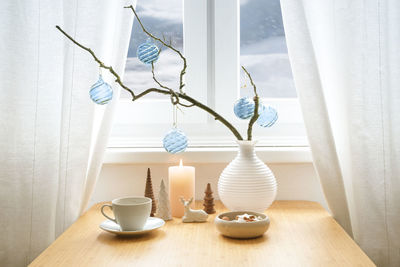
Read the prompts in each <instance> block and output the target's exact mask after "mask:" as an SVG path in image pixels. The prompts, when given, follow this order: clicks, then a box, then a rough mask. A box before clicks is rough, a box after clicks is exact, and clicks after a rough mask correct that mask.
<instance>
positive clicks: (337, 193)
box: [281, 0, 400, 266]
mask: <svg viewBox="0 0 400 267" xmlns="http://www.w3.org/2000/svg"><path fill="white" fill-rule="evenodd" d="M281 5H282V13H283V21H284V26H285V32H286V38H287V44H288V51H289V57H290V61H291V65H292V70H293V76H294V80H295V84H296V88H297V90H298V95H299V100H300V103H301V106H302V112H303V116H304V120H305V124H306V128H307V134H308V138H309V141H310V146H311V150H312V154H313V158H314V165H315V168H316V170H317V172H318V174H319V177H320V181H321V185H322V187H323V191H324V194H325V197H326V199H327V202H328V204H329V207H330V209H331V211H332V213H333V216H334V217H335V218H336V219H337V220H338V222H339V223H340V224H341V225H342V226H343V228H344V229H345V230H346V231H347V232H348V233H349V234H350V235H353V237H354V239H355V241H356V242H357V243H358V244H359V245H360V247H361V248H362V249H363V250H364V251H365V252H366V253H367V255H368V256H369V257H371V259H372V260H373V261H374V262H375V263H376V264H377V265H378V266H400V254H399V253H398V252H399V250H400V194H399V193H400V179H399V177H400V166H399V164H396V162H399V160H400V142H399V141H398V135H399V134H400V124H399V123H400V116H398V114H400V113H399V111H400V105H399V103H400V90H398V88H397V87H398V84H399V79H400V76H399V72H400V52H399V51H398V49H397V46H398V43H399V42H400V32H399V31H398V28H397V26H398V25H400V2H398V1H393V0H371V1H362V0H355V1H346V0H330V1H317V0H311V1H302V0H294V1H292V0H281ZM396 25H397V26H396Z"/></svg>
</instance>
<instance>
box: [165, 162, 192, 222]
mask: <svg viewBox="0 0 400 267" xmlns="http://www.w3.org/2000/svg"><path fill="white" fill-rule="evenodd" d="M168 177H169V198H170V202H171V213H172V216H174V217H179V218H181V217H182V216H183V214H184V208H183V204H182V203H181V201H180V199H179V198H180V197H184V198H185V199H186V200H188V199H190V198H192V197H193V198H194V192H195V168H194V167H191V166H183V164H182V160H181V161H180V164H179V166H172V167H169V169H168Z"/></svg>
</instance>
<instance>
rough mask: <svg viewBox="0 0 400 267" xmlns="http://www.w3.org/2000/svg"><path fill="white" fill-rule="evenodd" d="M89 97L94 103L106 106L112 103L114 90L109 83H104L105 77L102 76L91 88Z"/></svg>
mask: <svg viewBox="0 0 400 267" xmlns="http://www.w3.org/2000/svg"><path fill="white" fill-rule="evenodd" d="M89 95H90V98H91V99H92V100H93V102H94V103H96V104H99V105H105V104H107V103H108V102H110V101H111V99H112V97H113V90H112V88H111V86H110V85H109V84H108V83H106V82H105V81H103V77H102V76H101V74H100V75H99V79H98V80H97V82H96V83H95V84H93V85H92V87H90V91H89Z"/></svg>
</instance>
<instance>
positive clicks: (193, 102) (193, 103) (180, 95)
mask: <svg viewBox="0 0 400 267" xmlns="http://www.w3.org/2000/svg"><path fill="white" fill-rule="evenodd" d="M56 28H57V29H58V30H59V31H60V32H61V33H62V34H64V35H65V36H66V37H67V38H68V39H69V40H71V41H72V42H73V43H74V44H76V45H77V46H79V47H80V48H82V49H83V50H86V51H87V52H89V53H90V54H91V55H92V57H93V59H94V60H95V61H96V62H97V63H98V64H99V66H100V67H101V68H104V69H107V70H108V71H109V72H110V73H111V74H112V75H113V76H114V77H115V78H116V80H115V82H116V83H118V84H119V85H120V86H121V87H122V88H123V89H125V90H126V91H128V92H129V93H130V94H131V96H132V101H136V100H137V99H140V98H141V97H143V96H145V95H147V94H149V93H153V92H154V93H159V94H164V95H170V96H171V97H172V98H174V97H176V100H174V101H175V103H174V101H173V104H179V105H181V106H184V107H192V106H196V107H198V108H200V109H203V110H204V111H206V112H208V113H209V114H211V115H212V116H213V117H214V118H215V119H216V120H219V121H220V122H221V123H222V124H224V125H225V126H226V127H227V128H228V129H229V130H230V131H231V132H232V133H233V135H234V136H235V137H236V138H237V139H238V140H243V138H242V136H241V135H240V133H239V132H238V131H237V129H236V128H235V127H234V126H233V125H232V124H231V123H230V122H229V121H227V120H226V119H225V118H224V117H222V116H221V115H220V114H218V113H217V112H215V111H214V110H212V109H211V108H209V107H208V106H206V105H204V104H203V103H201V102H199V101H197V100H195V99H194V98H192V97H190V96H188V95H186V94H185V93H183V92H181V93H177V92H175V91H173V90H172V89H170V88H168V87H166V88H167V90H165V89H166V88H164V89H159V88H149V89H146V90H145V91H143V92H141V93H140V94H137V95H135V94H134V93H133V91H132V90H131V89H129V87H127V86H126V85H125V84H124V83H123V82H122V80H121V78H120V77H119V75H118V74H117V73H116V72H115V71H114V69H113V68H112V67H111V66H106V65H105V64H104V63H103V62H102V61H101V60H100V59H99V58H98V57H97V56H96V54H95V53H94V52H93V51H92V50H91V49H90V48H88V47H85V46H83V45H82V44H80V43H78V42H77V41H76V40H75V39H74V38H72V37H71V36H70V35H68V34H67V33H66V32H65V31H63V30H62V29H61V27H60V26H58V25H57V26H56ZM173 50H174V49H173ZM179 53H180V52H179ZM182 57H183V56H182ZM183 58H184V57H183ZM184 62H185V68H186V59H185V58H184ZM185 68H184V69H183V70H182V71H184V70H185ZM181 78H182V75H181ZM181 86H182V84H181ZM180 98H181V99H184V100H186V101H187V102H189V103H191V104H189V105H187V104H183V103H180V102H179V99H180Z"/></svg>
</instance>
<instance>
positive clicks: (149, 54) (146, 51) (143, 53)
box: [136, 40, 160, 64]
mask: <svg viewBox="0 0 400 267" xmlns="http://www.w3.org/2000/svg"><path fill="white" fill-rule="evenodd" d="M159 53H160V50H159V49H158V47H157V46H156V45H155V44H153V43H152V42H151V41H150V40H147V42H145V43H143V44H141V45H139V46H138V48H137V51H136V55H137V57H138V59H139V60H140V61H141V62H143V63H144V64H151V63H154V62H156V61H157V59H158V56H159Z"/></svg>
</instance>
